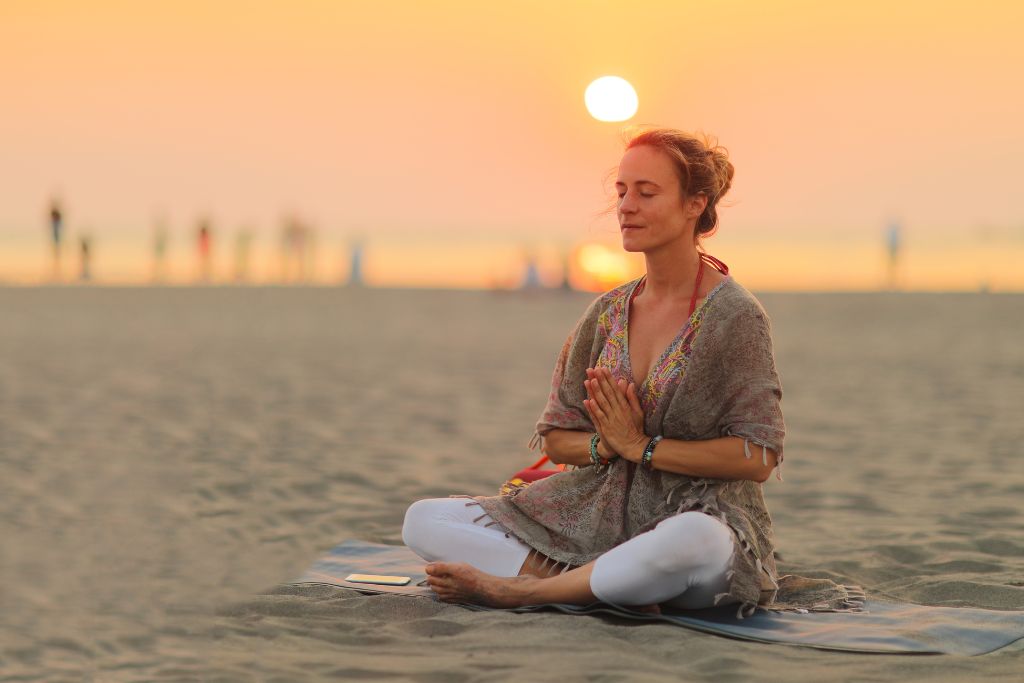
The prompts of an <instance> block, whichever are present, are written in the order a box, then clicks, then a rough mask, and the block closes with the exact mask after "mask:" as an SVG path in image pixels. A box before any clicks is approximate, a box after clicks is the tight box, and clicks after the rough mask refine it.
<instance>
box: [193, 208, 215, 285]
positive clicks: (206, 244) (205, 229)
mask: <svg viewBox="0 0 1024 683" xmlns="http://www.w3.org/2000/svg"><path fill="white" fill-rule="evenodd" d="M211 241H212V237H211V234H210V223H209V221H207V220H202V221H200V222H199V234H198V237H197V240H196V247H197V249H198V256H199V279H200V280H201V281H202V282H209V281H210V270H211V268H210V251H211V246H210V242H211Z"/></svg>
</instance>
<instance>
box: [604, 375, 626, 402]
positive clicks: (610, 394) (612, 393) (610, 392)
mask: <svg viewBox="0 0 1024 683" xmlns="http://www.w3.org/2000/svg"><path fill="white" fill-rule="evenodd" d="M598 383H599V386H600V387H601V390H602V391H603V392H604V393H605V394H606V396H607V399H608V404H609V406H610V407H614V408H617V409H619V410H625V409H626V401H625V399H624V398H623V396H622V392H621V391H620V390H619V387H618V386H616V384H615V380H614V379H613V378H612V373H611V371H610V370H608V369H607V368H601V372H600V373H599V378H598Z"/></svg>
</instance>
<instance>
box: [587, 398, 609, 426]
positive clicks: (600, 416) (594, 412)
mask: <svg viewBox="0 0 1024 683" xmlns="http://www.w3.org/2000/svg"><path fill="white" fill-rule="evenodd" d="M583 407H584V408H586V409H587V413H588V414H589V415H590V421H591V422H593V423H594V426H595V427H597V431H598V433H600V432H601V430H602V429H603V427H604V412H603V411H602V410H601V409H600V408H599V407H598V406H597V404H596V403H594V401H593V400H592V399H583Z"/></svg>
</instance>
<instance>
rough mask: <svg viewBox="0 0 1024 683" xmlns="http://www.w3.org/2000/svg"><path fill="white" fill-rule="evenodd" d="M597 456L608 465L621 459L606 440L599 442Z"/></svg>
mask: <svg viewBox="0 0 1024 683" xmlns="http://www.w3.org/2000/svg"><path fill="white" fill-rule="evenodd" d="M597 454H598V455H599V456H601V460H603V461H604V462H606V463H607V462H610V461H612V460H614V459H615V458H617V457H619V454H618V453H616V452H615V451H613V450H612V449H611V447H610V446H609V445H608V444H607V442H605V441H604V440H599V441H598V442H597Z"/></svg>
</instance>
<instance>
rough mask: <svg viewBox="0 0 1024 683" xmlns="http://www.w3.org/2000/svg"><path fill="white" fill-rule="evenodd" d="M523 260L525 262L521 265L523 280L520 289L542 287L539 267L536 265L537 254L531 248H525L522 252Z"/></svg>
mask: <svg viewBox="0 0 1024 683" xmlns="http://www.w3.org/2000/svg"><path fill="white" fill-rule="evenodd" d="M523 260H524V261H525V262H526V264H525V266H524V267H523V281H522V283H521V284H520V286H519V288H520V289H527V290H532V289H540V288H541V287H543V285H542V284H541V281H540V269H539V268H538V267H537V256H536V254H534V253H533V251H532V250H530V249H526V250H524V252H523Z"/></svg>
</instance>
